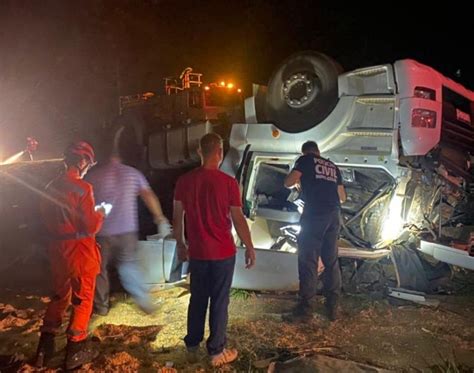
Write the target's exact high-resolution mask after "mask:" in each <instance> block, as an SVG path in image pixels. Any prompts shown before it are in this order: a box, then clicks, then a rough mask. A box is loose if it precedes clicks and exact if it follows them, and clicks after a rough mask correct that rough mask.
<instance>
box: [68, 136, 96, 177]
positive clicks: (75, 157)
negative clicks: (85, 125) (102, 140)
mask: <svg viewBox="0 0 474 373" xmlns="http://www.w3.org/2000/svg"><path fill="white" fill-rule="evenodd" d="M64 163H65V164H66V166H67V168H68V169H69V168H76V169H77V170H78V171H79V175H80V176H81V177H84V175H85V174H86V173H87V171H89V169H90V168H91V167H92V166H94V165H95V164H96V161H95V154H94V149H93V148H92V146H91V145H90V144H89V143H87V142H85V141H76V142H73V143H71V144H69V145H68V147H67V148H66V150H65V151H64Z"/></svg>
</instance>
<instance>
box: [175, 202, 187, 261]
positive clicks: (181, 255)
mask: <svg viewBox="0 0 474 373" xmlns="http://www.w3.org/2000/svg"><path fill="white" fill-rule="evenodd" d="M173 227H174V230H173V236H174V239H175V240H176V247H177V249H178V259H179V260H181V261H183V262H185V261H187V260H189V256H188V247H187V246H186V243H185V240H184V208H183V204H182V203H181V201H176V200H174V201H173Z"/></svg>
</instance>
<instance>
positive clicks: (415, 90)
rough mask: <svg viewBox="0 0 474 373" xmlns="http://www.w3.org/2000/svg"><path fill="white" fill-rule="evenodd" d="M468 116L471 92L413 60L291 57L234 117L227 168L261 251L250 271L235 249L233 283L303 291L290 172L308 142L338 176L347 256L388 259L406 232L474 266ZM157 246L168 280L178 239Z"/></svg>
mask: <svg viewBox="0 0 474 373" xmlns="http://www.w3.org/2000/svg"><path fill="white" fill-rule="evenodd" d="M473 116H474V92H472V91H469V90H468V89H466V88H464V87H463V86H461V85H460V84H458V83H456V82H454V81H452V80H450V79H448V78H446V77H444V76H443V75H441V74H440V73H439V72H437V71H435V70H433V69H432V68H430V67H428V66H425V65H422V64H420V63H418V62H416V61H413V60H400V61H396V62H395V63H393V64H386V65H380V66H372V67H367V68H361V69H357V70H354V71H351V72H347V73H342V74H341V72H340V68H339V65H338V64H337V63H336V62H335V61H333V60H332V59H331V58H329V57H327V56H325V55H323V54H320V53H312V52H309V53H308V52H305V53H299V54H295V55H293V56H291V57H289V58H288V59H287V60H286V61H284V62H283V63H282V64H281V65H280V67H279V68H278V69H277V70H276V71H275V72H274V73H273V75H272V77H271V78H270V81H269V84H268V87H255V89H254V95H253V96H252V97H250V98H248V99H247V100H246V101H245V119H246V120H245V123H237V124H234V125H233V127H232V132H231V137H230V150H229V151H228V153H227V155H226V158H225V161H224V163H223V165H222V169H223V170H224V171H225V172H227V173H228V174H230V175H232V176H235V177H236V178H237V179H238V181H239V183H240V185H241V188H242V198H243V204H244V210H245V213H246V215H247V217H248V221H249V224H250V226H251V232H252V237H253V240H254V243H255V246H256V249H257V265H256V267H255V268H254V269H253V270H251V271H248V270H244V265H243V262H244V259H243V249H239V253H238V260H237V265H236V272H235V275H234V282H233V286H234V287H237V288H243V289H254V290H287V289H294V288H296V287H297V283H298V276H297V254H296V251H297V245H296V236H297V234H298V231H299V226H298V222H299V217H300V213H301V208H302V206H301V205H300V204H298V203H295V202H294V201H295V200H297V196H295V192H292V191H289V190H287V189H285V188H284V186H283V180H284V178H285V176H286V174H287V173H288V172H289V171H290V169H291V168H292V165H293V163H294V161H295V160H296V158H297V157H298V156H299V154H300V147H301V144H302V143H303V142H305V141H307V140H314V141H316V142H317V143H318V145H319V147H320V150H321V153H322V154H323V156H324V157H327V158H329V159H331V160H332V161H333V162H335V163H336V164H337V165H338V166H339V168H340V169H341V172H342V175H343V182H344V185H345V188H346V191H347V195H348V198H347V201H346V202H345V203H344V204H343V206H342V223H343V224H342V230H341V240H340V256H341V257H351V258H361V259H375V258H379V257H383V256H387V255H389V253H390V252H391V249H392V245H393V244H394V243H396V242H397V240H398V242H400V241H401V240H402V241H403V242H407V241H410V242H411V243H412V245H413V246H414V247H416V248H417V249H419V250H421V251H424V252H425V253H428V254H429V255H432V256H434V257H435V258H437V259H439V260H440V261H444V262H446V263H450V264H453V265H458V266H462V267H465V268H469V269H474V256H473V255H474V253H473V252H472V247H471V246H470V245H469V235H470V234H471V232H472V231H473V225H474V224H473V223H474V199H473V187H474V183H473V177H474V171H473V168H472V161H473V159H472V156H473V155H474V127H473V123H472V118H473ZM236 239H237V237H236ZM237 242H238V241H237ZM156 245H162V248H163V251H161V254H160V255H161V257H160V258H159V259H160V260H162V261H163V267H162V269H163V272H162V273H161V271H160V276H161V277H162V279H163V281H170V279H171V277H173V276H172V273H173V272H174V273H176V270H177V269H178V263H177V261H176V258H175V253H174V246H175V245H174V242H173V241H172V240H168V239H167V240H165V242H162V241H161V240H160V241H156V242H153V241H148V242H142V248H146V247H149V248H150V249H151V247H152V246H154V247H156ZM238 245H239V243H238ZM144 252H149V251H148V250H144ZM157 255H158V254H157ZM152 271H155V272H156V268H155V269H154V270H152ZM179 272H180V273H182V271H181V270H180V271H179ZM174 277H175V278H176V276H174ZM153 282H156V281H153Z"/></svg>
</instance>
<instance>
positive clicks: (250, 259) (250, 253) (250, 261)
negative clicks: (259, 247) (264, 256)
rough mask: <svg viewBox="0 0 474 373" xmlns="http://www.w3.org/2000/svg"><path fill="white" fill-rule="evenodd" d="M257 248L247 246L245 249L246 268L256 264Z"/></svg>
mask: <svg viewBox="0 0 474 373" xmlns="http://www.w3.org/2000/svg"><path fill="white" fill-rule="evenodd" d="M255 261H256V259H255V249H254V248H253V247H247V248H246V249H245V268H247V269H250V268H252V267H253V266H254V265H255Z"/></svg>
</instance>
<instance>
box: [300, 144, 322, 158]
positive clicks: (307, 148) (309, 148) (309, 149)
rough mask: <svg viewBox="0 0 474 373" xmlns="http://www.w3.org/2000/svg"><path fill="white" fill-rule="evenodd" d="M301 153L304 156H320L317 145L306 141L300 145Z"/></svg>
mask: <svg viewBox="0 0 474 373" xmlns="http://www.w3.org/2000/svg"><path fill="white" fill-rule="evenodd" d="M301 153H303V154H304V155H306V154H316V155H320V153H319V148H318V144H316V142H314V141H306V142H305V143H304V144H303V145H301Z"/></svg>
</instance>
